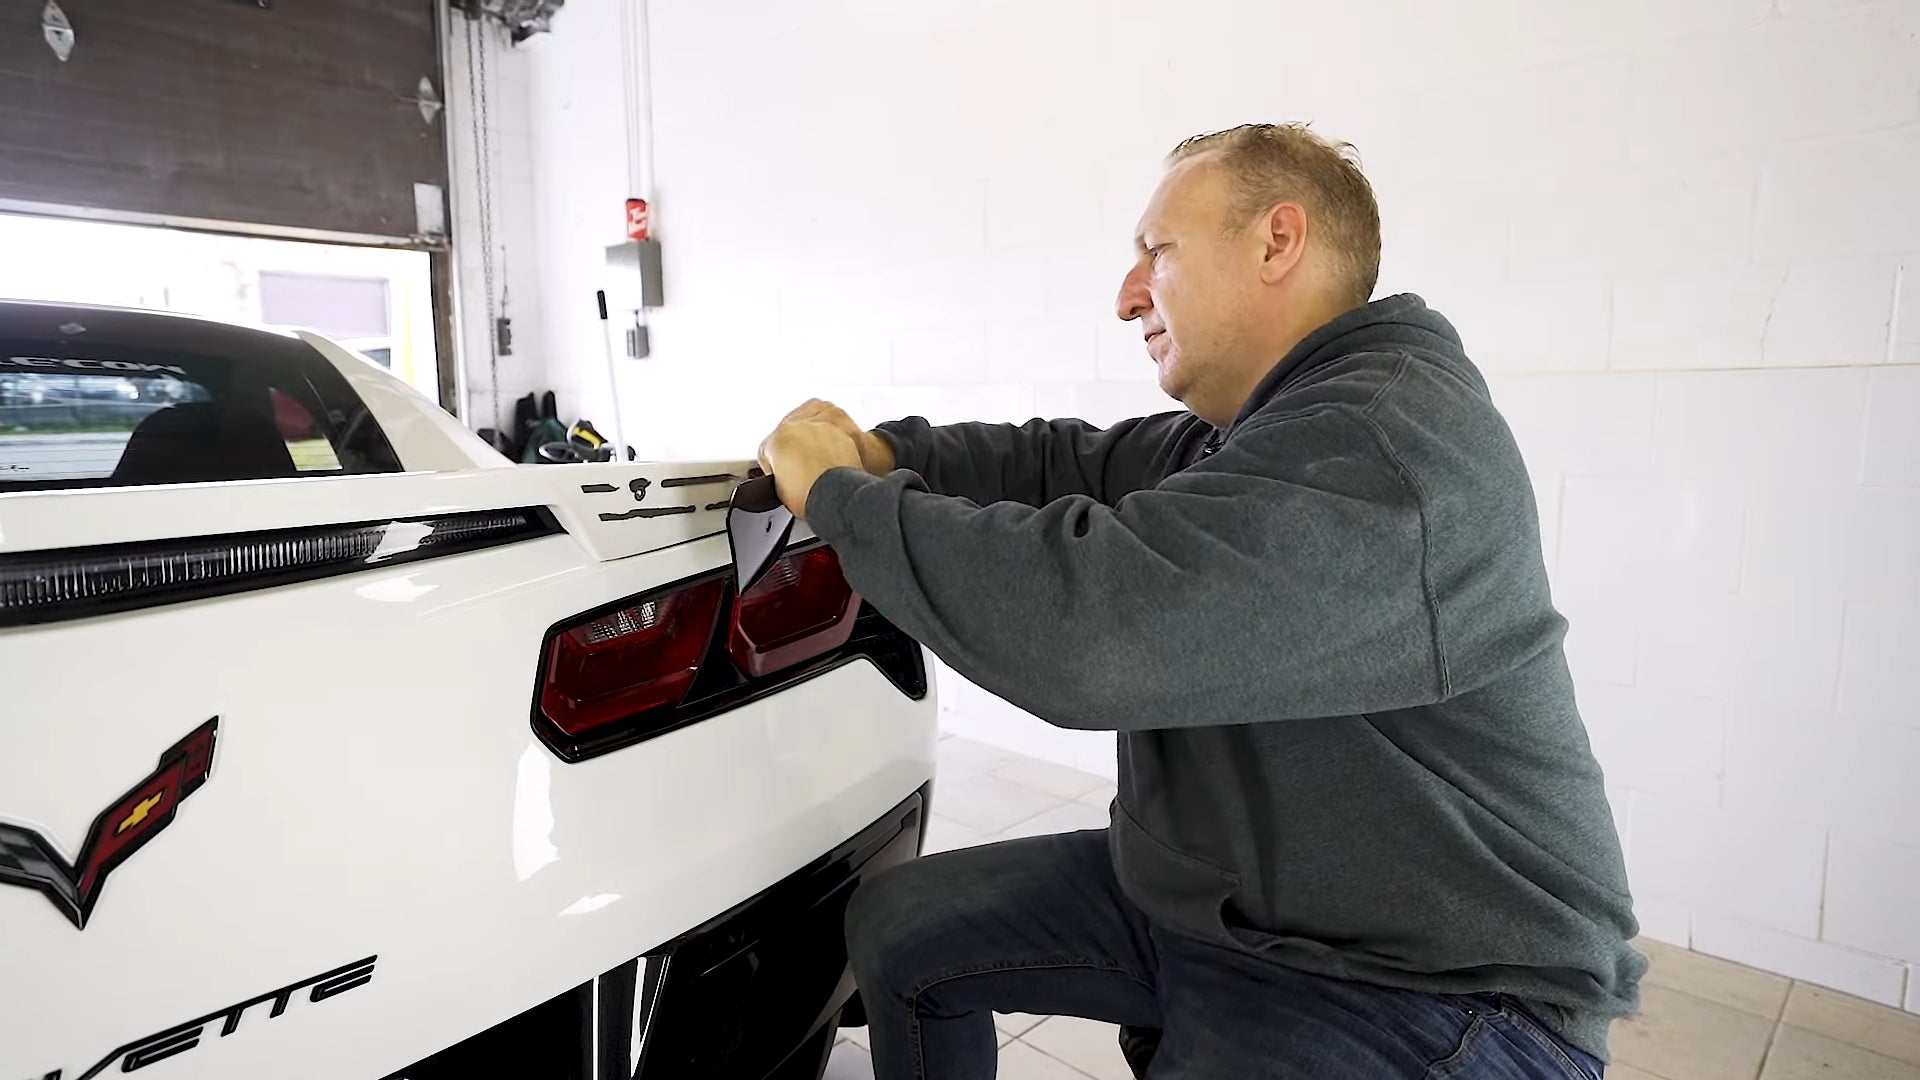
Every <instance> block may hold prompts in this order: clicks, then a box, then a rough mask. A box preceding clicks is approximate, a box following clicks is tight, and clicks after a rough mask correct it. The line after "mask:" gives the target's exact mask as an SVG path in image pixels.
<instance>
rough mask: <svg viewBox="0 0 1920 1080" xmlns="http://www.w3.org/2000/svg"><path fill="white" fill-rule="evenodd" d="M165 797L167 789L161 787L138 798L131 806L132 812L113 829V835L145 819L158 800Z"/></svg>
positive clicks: (158, 802)
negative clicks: (136, 802) (134, 804)
mask: <svg viewBox="0 0 1920 1080" xmlns="http://www.w3.org/2000/svg"><path fill="white" fill-rule="evenodd" d="M166 797H167V789H166V788H161V789H160V790H159V791H156V792H154V793H153V794H152V795H150V796H148V797H147V798H144V799H142V800H140V802H139V804H138V805H136V806H135V807H134V808H133V813H131V814H128V815H127V817H126V820H124V821H122V822H121V823H120V824H119V825H118V826H117V827H116V828H115V829H114V830H113V835H115V836H119V835H120V834H121V833H123V832H126V831H127V830H128V829H131V828H133V827H134V826H135V825H138V824H140V823H141V822H143V821H145V820H147V815H148V814H150V813H152V812H153V808H154V807H156V806H159V805H160V800H161V799H164V798H166Z"/></svg>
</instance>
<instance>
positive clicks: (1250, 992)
mask: <svg viewBox="0 0 1920 1080" xmlns="http://www.w3.org/2000/svg"><path fill="white" fill-rule="evenodd" d="M847 941H848V948H849V951H850V953H851V956H852V960H853V969H854V976H855V979H856V980H857V981H858V983H859V986H860V994H861V998H862V1000H863V1001H864V1003H865V1005H866V1011H867V1022H868V1025H869V1031H868V1035H869V1038H870V1039H871V1041H872V1044H873V1062H874V1073H875V1076H876V1077H877V1080H989V1078H991V1077H992V1076H994V1071H995V1066H996V1062H997V1058H998V1050H997V1040H996V1037H995V1035H994V1028H993V1015H992V1014H993V1013H995V1012H1003V1013H1010V1012H1024V1013H1035V1014H1039V1015H1064V1016H1082V1017H1087V1018H1090V1019H1094V1020H1104V1021H1107V1022H1110V1023H1116V1024H1123V1025H1128V1026H1130V1027H1135V1028H1154V1029H1161V1030H1163V1031H1164V1035H1163V1037H1162V1041H1161V1043H1160V1045H1159V1048H1158V1050H1157V1051H1156V1052H1155V1053H1154V1055H1153V1058H1152V1064H1151V1065H1150V1066H1149V1067H1148V1069H1147V1072H1146V1075H1147V1077H1148V1078H1149V1080H1176V1078H1178V1080H1187V1078H1191V1080H1214V1078H1220V1080H1253V1078H1273V1080H1346V1078H1353V1080H1362V1078H1364V1080H1397V1078H1403V1077H1404V1078H1407V1080H1428V1078H1439V1077H1463V1078H1470V1080H1483V1078H1484V1080H1599V1077H1600V1076H1601V1064H1600V1062H1599V1061H1598V1060H1596V1059H1595V1058H1593V1057H1591V1056H1590V1055H1588V1054H1585V1053H1583V1052H1581V1051H1579V1050H1577V1049H1574V1048H1573V1047H1571V1046H1569V1045H1567V1044H1566V1043H1564V1042H1562V1041H1561V1040H1560V1039H1559V1038H1558V1037H1556V1036H1555V1035H1553V1034H1552V1033H1550V1032H1549V1031H1548V1030H1547V1029H1546V1028H1545V1027H1543V1026H1542V1025H1541V1024H1540V1023H1539V1022H1538V1021H1536V1020H1535V1019H1534V1018H1533V1017H1532V1016H1530V1015H1528V1014H1527V1012H1526V1011H1525V1010H1523V1009H1522V1008H1521V1007H1520V1006H1519V1005H1518V1004H1517V1003H1515V1002H1514V1001H1512V1000H1510V999H1506V998H1504V997H1501V996H1498V995H1473V996H1467V997H1461V996H1454V995H1445V994H1423V993H1413V992H1410V991H1404V990H1391V989H1387V988H1384V987H1378V986H1369V985H1365V984H1362V983H1356V982H1347V981H1343V980H1339V979H1329V978H1323V977H1320V976H1315V975H1308V974H1304V973H1302V972H1298V971H1294V970H1291V969H1289V968H1285V967H1282V966H1280V965H1278V964H1274V963H1272V962H1271V961H1268V960H1265V959H1262V958H1260V957H1258V956H1254V955H1249V954H1245V953H1239V952H1235V951H1232V950H1229V949H1223V948H1220V947H1217V946H1214V945H1210V944H1207V943H1204V942H1199V941H1195V940H1192V939H1190V938H1184V937H1180V936H1177V935H1173V934H1168V933H1166V932H1164V931H1161V930H1159V929H1156V928H1155V927H1153V926H1152V925H1150V924H1149V923H1148V922H1147V919H1146V917H1145V916H1144V915H1142V914H1141V912H1140V910H1139V909H1138V908H1136V907H1134V906H1133V905H1132V904H1131V903H1130V902H1128V900H1127V899H1126V897H1125V896H1124V895H1122V893H1121V891H1120V884H1119V881H1118V880H1117V879H1116V878H1115V876H1114V873H1113V864H1112V861H1111V860H1110V859H1109V858H1108V856H1107V834H1106V832H1105V831H1103V830H1095V831H1087V832H1076V833H1065V834H1061V835H1057V836H1038V837H1033V838H1031V839H1026V840H1010V841H1006V842H1004V843H999V844H990V845H987V846H985V847H977V848H966V849H963V850H960V851H952V852H947V853H945V854H942V855H933V856H928V857H926V858H923V859H918V860H915V861H913V862H910V863H907V864H905V865H902V866H898V867H895V868H893V869H891V870H888V871H886V872H884V873H882V874H880V875H878V876H876V877H874V878H873V879H872V880H870V881H869V882H868V883H866V884H865V885H863V886H862V887H861V888H860V890H859V891H858V892H857V893H855V895H854V897H853V901H852V903H851V905H850V906H849V907H848V910H847Z"/></svg>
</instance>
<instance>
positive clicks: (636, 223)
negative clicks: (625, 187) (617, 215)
mask: <svg viewBox="0 0 1920 1080" xmlns="http://www.w3.org/2000/svg"><path fill="white" fill-rule="evenodd" d="M652 234H653V212H652V211H651V210H650V209H649V208H648V207H647V200H645V199H628V200H627V239H629V240H646V239H649V238H650V237H651V236H652Z"/></svg>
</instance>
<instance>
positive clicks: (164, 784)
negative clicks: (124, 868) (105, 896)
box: [0, 716, 220, 929]
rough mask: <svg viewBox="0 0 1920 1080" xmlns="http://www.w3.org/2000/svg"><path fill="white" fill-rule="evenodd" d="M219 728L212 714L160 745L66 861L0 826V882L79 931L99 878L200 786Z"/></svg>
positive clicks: (19, 830)
mask: <svg viewBox="0 0 1920 1080" xmlns="http://www.w3.org/2000/svg"><path fill="white" fill-rule="evenodd" d="M219 726H220V718H219V717H217V716H216V717H214V718H213V719H211V720H209V721H207V722H206V723H204V724H201V725H200V726H199V727H197V728H195V729H193V732H192V734H190V735H188V736H187V737H186V738H184V739H181V740H180V741H179V742H177V743H174V744H173V745H172V746H170V747H168V748H167V750H166V752H165V753H163V754H161V755H160V764H159V765H158V766H156V767H155V768H154V770H153V772H152V774H150V775H149V776H148V777H147V778H146V779H145V780H142V781H140V782H139V783H138V784H135V785H134V786H133V788H132V789H131V790H129V791H128V792H127V793H126V794H124V795H122V796H120V797H119V798H118V799H116V800H114V802H113V805H111V806H109V807H107V808H106V809H105V810H102V811H100V814H99V816H97V817H95V818H94V819H93V827H92V828H90V829H88V830H87V842H86V843H85V844H84V845H82V847H81V848H80V854H79V856H78V857H77V858H75V859H74V861H73V862H71V863H69V862H68V861H67V860H66V859H65V858H64V857H63V856H62V855H61V854H60V853H59V852H58V851H56V850H55V849H54V846H53V845H52V844H51V843H49V842H48V840H47V838H46V837H44V836H41V835H40V834H39V833H37V832H35V831H34V830H32V829H29V828H26V827H25V826H22V825H13V824H9V823H7V822H0V883H5V884H8V885H20V886H23V887H25V888H29V889H38V890H39V891H40V892H41V893H42V894H44V895H45V896H46V898H47V899H48V900H50V901H52V902H53V906H54V907H57V908H59V909H60V913H61V914H63V915H65V916H66V917H67V918H68V920H70V921H71V922H72V923H73V925H74V926H76V927H78V928H80V929H85V928H86V925H87V917H88V916H89V915H91V914H92V913H93V903H94V901H95V900H97V899H99V897H100V887H101V886H102V885H104V884H106V880H107V875H108V874H111V873H113V870H114V868H115V867H117V866H119V865H120V864H121V863H123V862H126V861H127V859H128V858H129V857H131V856H132V855H133V853H134V852H136V851H138V850H140V848H141V847H143V846H144V845H145V844H146V843H147V841H149V840H151V839H153V838H154V837H155V836H158V835H159V834H160V831H161V830H162V829H165V828H166V827H167V825H168V824H169V823H170V822H172V821H173V815H174V813H175V812H176V811H178V810H179V809H180V804H181V803H183V802H185V801H186V799H187V796H189V795H192V794H193V793H194V792H195V791H198V790H200V785H202V784H204V783H206V782H207V775H208V773H209V772H210V771H211V770H212V768H213V742H214V733H215V732H216V731H217V730H218V728H219Z"/></svg>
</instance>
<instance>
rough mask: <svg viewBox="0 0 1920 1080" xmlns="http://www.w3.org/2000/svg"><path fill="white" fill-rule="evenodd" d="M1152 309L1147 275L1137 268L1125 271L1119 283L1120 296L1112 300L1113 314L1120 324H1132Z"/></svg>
mask: <svg viewBox="0 0 1920 1080" xmlns="http://www.w3.org/2000/svg"><path fill="white" fill-rule="evenodd" d="M1152 309H1153V297H1152V296H1151V295H1149V294H1148V292H1147V275H1146V272H1145V271H1144V270H1142V269H1141V268H1140V267H1139V266H1135V267H1134V268H1133V269H1131V270H1128V271H1127V276H1126V277H1125V278H1122V279H1121V281H1120V295H1119V296H1117V297H1115V298H1114V301H1113V313H1114V314H1115V315H1118V316H1120V320H1121V321H1122V322H1132V321H1133V320H1135V319H1138V318H1140V317H1141V316H1143V315H1145V314H1146V313H1147V312H1148V311H1150V310H1152Z"/></svg>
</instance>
